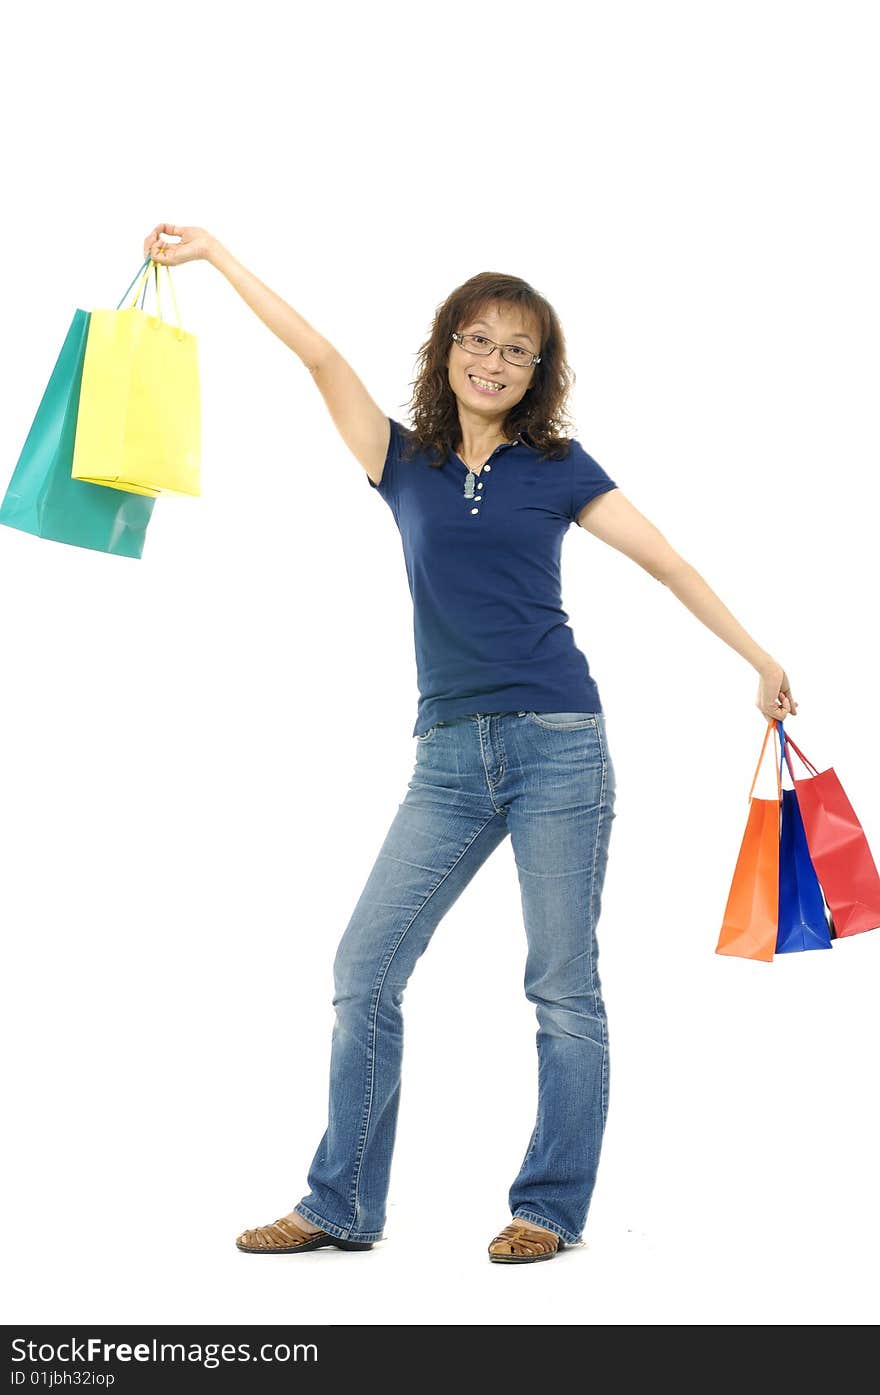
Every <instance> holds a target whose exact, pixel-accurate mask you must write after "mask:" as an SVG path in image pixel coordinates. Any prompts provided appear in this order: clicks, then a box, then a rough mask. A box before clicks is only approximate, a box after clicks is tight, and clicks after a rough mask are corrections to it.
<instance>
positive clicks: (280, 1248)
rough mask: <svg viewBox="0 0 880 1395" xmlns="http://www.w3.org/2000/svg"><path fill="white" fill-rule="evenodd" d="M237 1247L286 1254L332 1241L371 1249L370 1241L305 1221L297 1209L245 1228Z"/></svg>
mask: <svg viewBox="0 0 880 1395" xmlns="http://www.w3.org/2000/svg"><path fill="white" fill-rule="evenodd" d="M235 1243H236V1245H237V1247H238V1248H239V1249H240V1250H244V1251H246V1253H248V1254H258V1255H289V1254H295V1253H297V1252H299V1251H302V1250H320V1249H323V1248H324V1246H326V1245H333V1246H335V1247H336V1249H338V1250H371V1249H372V1248H373V1243H372V1241H367V1240H340V1239H338V1238H337V1236H335V1235H330V1234H328V1232H327V1231H326V1230H322V1229H321V1227H320V1226H317V1225H313V1224H312V1222H311V1221H307V1220H306V1219H305V1217H304V1216H301V1215H300V1214H299V1212H298V1211H288V1213H287V1215H286V1216H281V1217H279V1219H278V1220H277V1221H273V1223H272V1224H271V1225H260V1226H257V1227H256V1229H255V1230H244V1231H242V1233H241V1235H239V1237H238V1239H237V1240H236V1242H235Z"/></svg>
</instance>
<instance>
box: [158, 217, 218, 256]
mask: <svg viewBox="0 0 880 1395" xmlns="http://www.w3.org/2000/svg"><path fill="white" fill-rule="evenodd" d="M164 233H168V234H170V236H171V237H179V238H180V241H179V242H166V241H164V239H163V236H162V234H164ZM213 241H214V239H213V238H212V236H211V234H210V233H209V232H206V231H205V229H204V228H181V227H178V226H177V224H176V223H157V224H156V226H155V228H154V229H153V231H152V232H151V233H147V236H146V237H145V238H144V256H145V257H150V258H152V260H153V261H154V262H158V263H159V265H160V266H182V264H183V263H184V262H194V261H199V260H202V261H204V260H206V259H207V256H208V251H209V249H210V246H211V243H212V242H213Z"/></svg>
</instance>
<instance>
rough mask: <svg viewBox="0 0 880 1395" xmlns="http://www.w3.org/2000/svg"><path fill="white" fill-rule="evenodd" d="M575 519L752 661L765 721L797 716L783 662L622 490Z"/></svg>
mask: <svg viewBox="0 0 880 1395" xmlns="http://www.w3.org/2000/svg"><path fill="white" fill-rule="evenodd" d="M577 521H578V523H579V524H580V526H581V528H584V529H586V531H587V532H588V533H592V534H593V536H594V537H597V538H600V539H601V541H602V542H604V543H607V544H608V545H609V547H613V548H616V549H617V551H618V552H622V553H624V554H625V556H627V557H629V558H631V559H632V561H633V562H637V563H638V564H639V566H640V567H643V568H644V570H645V571H646V572H649V573H650V574H651V576H653V577H655V578H656V579H657V581H662V583H663V585H664V586H666V587H668V588H669V590H670V591H671V592H672V594H673V595H674V596H677V597H678V599H679V600H680V601H681V603H682V605H685V606H687V608H688V610H689V611H690V612H691V614H692V615H696V617H697V619H698V620H701V621H702V622H703V624H704V625H706V626H707V628H708V629H710V630H711V631H712V633H713V634H716V635H718V638H719V639H723V640H724V643H725V644H729V645H730V647H731V649H735V650H736V652H737V654H741V655H742V657H743V658H744V659H745V660H746V662H747V663H749V664H751V666H752V668H753V669H755V670H756V672H757V673H758V675H759V678H760V682H759V684H758V696H757V698H756V699H755V706H756V707H757V708H758V710H759V711H760V712H761V713H763V715H764V716H765V717H766V718H768V720H771V719H778V720H784V719H785V718H786V717H787V716H796V715H797V707H798V705H797V703H796V702H795V700H794V698H793V697H792V695H791V689H790V687H789V685H788V675H787V674H786V672H785V669H784V668H783V667H782V665H781V664H779V663H777V662H776V660H775V659H774V658H772V656H771V655H770V654H768V653H767V651H766V649H762V648H761V646H760V645H759V644H757V643H756V642H755V640H753V639H752V637H751V635H750V634H748V633H747V632H746V631H745V630H744V629H743V627H742V625H741V624H740V623H739V621H738V620H737V619H736V617H735V616H733V615H731V613H730V611H729V610H728V609H727V606H726V605H725V604H724V602H723V601H722V600H721V598H720V596H716V594H715V592H714V591H713V590H712V588H711V587H710V586H709V585H708V583H707V582H706V581H705V580H704V578H703V577H702V576H701V575H700V573H699V572H698V571H697V570H696V568H695V567H692V566H691V564H690V562H686V561H685V559H684V558H683V557H682V556H681V554H680V553H678V552H676V550H675V548H674V547H673V546H672V544H671V543H670V542H668V541H667V539H666V538H665V537H664V535H663V534H662V533H661V532H660V530H659V528H656V527H655V526H654V524H653V523H652V522H651V521H650V519H648V518H646V517H645V515H644V514H642V513H640V512H639V510H638V509H637V508H636V507H635V505H634V504H632V503H631V502H630V500H629V499H628V498H627V497H626V495H625V494H623V493H622V492H621V491H620V490H619V489H609V490H606V492H605V493H604V494H600V495H598V496H597V498H595V499H592V500H591V501H590V503H589V504H586V505H585V506H584V508H583V509H581V512H580V513H579V514H578V518H577Z"/></svg>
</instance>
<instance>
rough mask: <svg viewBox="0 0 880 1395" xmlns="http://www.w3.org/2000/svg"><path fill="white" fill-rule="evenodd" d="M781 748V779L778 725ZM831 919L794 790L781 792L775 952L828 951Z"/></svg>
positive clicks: (781, 739) (782, 758) (779, 723)
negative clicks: (777, 918)
mask: <svg viewBox="0 0 880 1395" xmlns="http://www.w3.org/2000/svg"><path fill="white" fill-rule="evenodd" d="M777 727H778V730H779V743H780V747H781V757H780V777H781V774H782V766H783V765H784V763H785V732H784V731H783V727H782V722H777ZM829 919H830V917H829V916H828V914H827V913H826V909H825V898H824V896H823V895H822V888H821V886H820V885H819V879H818V877H817V876H816V872H815V868H814V867H813V863H812V860H811V858H810V853H809V849H808V847H807V835H806V833H805V832H804V821H803V819H802V818H801V811H800V806H799V804H798V799H797V791H796V790H793V789H792V790H786V789H784V790H783V791H782V831H781V834H780V840H779V920H778V929H777V932H776V953H777V954H791V953H794V952H795V951H797V950H803V949H830V948H831V928H830V926H829Z"/></svg>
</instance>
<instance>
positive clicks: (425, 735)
mask: <svg viewBox="0 0 880 1395" xmlns="http://www.w3.org/2000/svg"><path fill="white" fill-rule="evenodd" d="M436 730H437V728H436V727H428V730H427V731H423V732H420V734H419V735H418V736H417V737H416V741H430V739H431V737H432V736H433V735H434V732H435V731H436Z"/></svg>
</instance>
